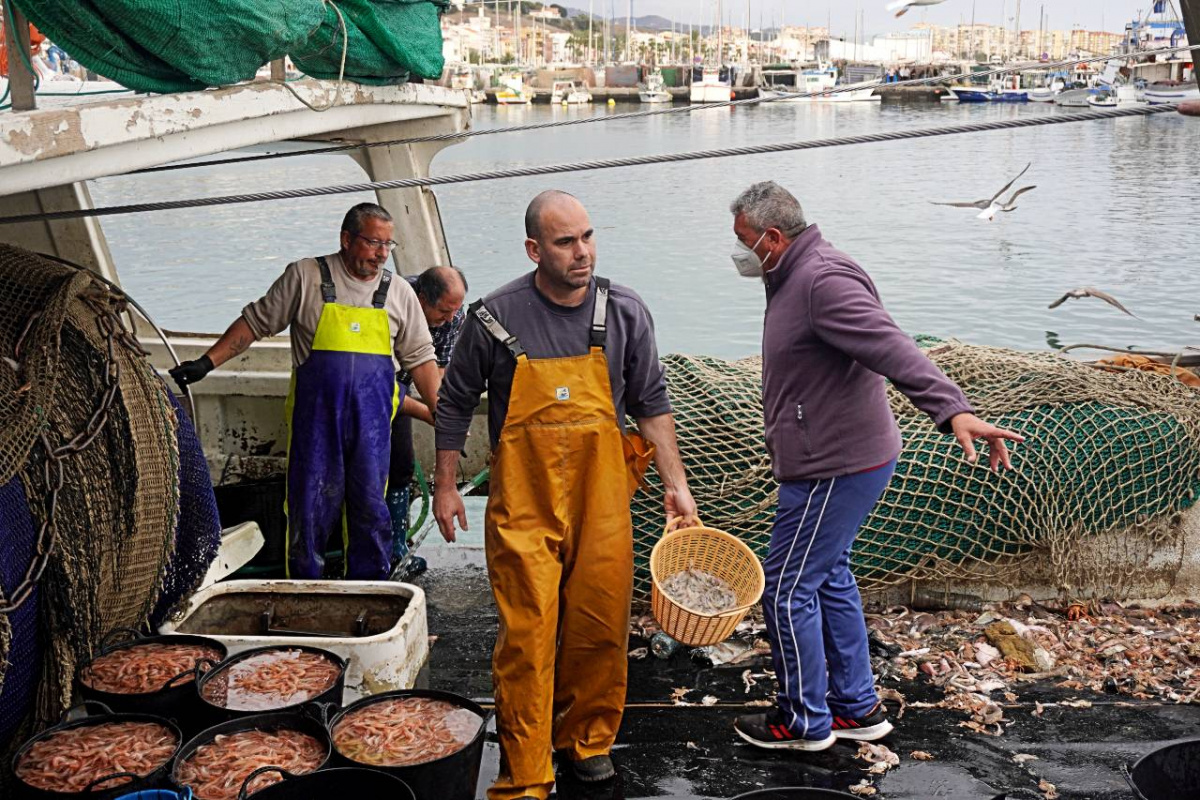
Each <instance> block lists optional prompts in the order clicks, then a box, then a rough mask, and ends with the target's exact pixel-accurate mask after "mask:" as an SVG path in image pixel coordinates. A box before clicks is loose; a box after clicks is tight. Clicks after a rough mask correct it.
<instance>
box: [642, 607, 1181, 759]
mask: <svg viewBox="0 0 1200 800" xmlns="http://www.w3.org/2000/svg"><path fill="white" fill-rule="evenodd" d="M984 608H985V609H986V610H984V611H983V612H982V613H980V612H978V611H969V610H951V611H938V612H923V611H913V610H911V609H908V608H904V607H892V608H888V609H886V610H883V611H882V612H874V613H868V614H867V615H866V617H867V627H868V629H869V631H870V646H871V654H872V658H871V660H872V665H873V668H874V670H875V674H876V676H877V678H878V680H879V682H880V684H881V685H880V687H879V694H880V698H881V699H883V700H884V701H885V702H886V703H887V704H888V706H889V708H890V710H891V712H892V713H893V714H894V716H895V717H896V718H900V717H902V716H903V714H904V711H905V708H906V707H913V708H946V709H951V710H957V711H960V712H962V714H963V720H962V721H961V722H960V725H961V726H962V727H964V728H966V729H968V730H970V731H973V732H975V733H978V734H981V735H986V736H1001V735H1003V734H1004V732H1005V730H1006V729H1007V727H1008V726H1009V725H1011V724H1012V723H1013V722H1014V721H1015V719H1016V717H1017V716H1018V715H1022V714H1030V715H1032V716H1035V717H1040V716H1041V715H1042V714H1043V712H1044V711H1045V709H1047V708H1054V707H1058V708H1062V709H1069V710H1070V711H1072V712H1079V713H1082V712H1086V711H1087V710H1088V709H1090V708H1091V707H1092V701H1090V700H1086V699H1081V698H1079V697H1073V696H1071V695H1068V696H1067V697H1066V699H1063V700H1059V701H1058V702H1044V701H1043V702H1038V703H1034V704H1033V706H1032V707H1030V708H1022V707H1021V704H1020V700H1021V698H1020V692H1021V689H1022V685H1023V684H1026V683H1031V682H1034V681H1038V682H1042V683H1043V684H1044V683H1050V684H1052V685H1054V686H1056V687H1058V688H1061V689H1065V690H1067V691H1068V692H1088V691H1090V692H1095V693H1107V694H1111V695H1116V696H1124V697H1128V698H1133V699H1137V700H1157V701H1160V702H1169V703H1195V702H1198V701H1200V605H1198V604H1195V603H1188V604H1183V605H1178V606H1171V607H1164V608H1159V609H1145V608H1138V607H1136V606H1131V607H1128V608H1126V607H1124V606H1122V605H1121V604H1119V603H1115V602H1092V603H1090V604H1083V603H1067V604H1063V605H1062V606H1061V607H1048V606H1047V605H1043V604H1039V603H1037V602H1034V601H1033V600H1032V599H1031V598H1029V597H1028V596H1027V595H1022V596H1021V597H1019V598H1018V599H1017V600H1015V601H1013V602H1010V603H999V604H990V605H987V606H984ZM761 620H762V617H761V609H758V608H756V609H753V611H752V613H751V616H750V618H749V619H748V620H747V621H746V622H744V623H743V624H742V625H740V626H739V632H738V633H735V635H734V637H732V638H731V639H730V640H728V641H727V642H723V643H721V644H720V645H714V646H712V647H706V648H695V649H694V650H692V651H691V653H692V656H693V657H696V658H705V659H707V660H709V661H711V662H712V663H713V664H714V665H716V666H719V665H721V664H739V665H740V664H743V663H745V664H746V666H750V667H753V666H754V665H755V664H765V662H766V660H767V659H768V657H769V645H768V643H767V641H766V638H765V631H764V629H763V626H762V623H761ZM657 631H658V628H657V625H655V624H652V619H647V618H646V617H641V618H637V619H635V620H633V621H632V625H631V633H632V634H633V635H637V636H643V637H645V638H649V636H652V635H653V633H656V632H657ZM769 674H770V673H769V672H768V671H766V670H765V669H764V670H760V671H755V672H751V671H749V670H745V669H743V670H742V675H743V680H742V683H743V689H744V694H748V693H750V689H751V687H752V686H755V685H756V684H757V683H759V682H760V681H759V679H760V678H765V677H768V676H769ZM914 680H921V681H922V682H924V683H927V684H930V685H933V686H935V687H938V688H940V689H942V691H943V693H944V696H943V697H942V699H941V700H939V701H937V702H920V703H913V702H906V699H905V697H904V694H903V693H901V692H900V691H899V690H897V689H895V688H892V687H893V686H894V685H895V684H896V683H897V682H901V681H914ZM888 684H892V686H889V685H888ZM672 699H673V700H676V701H679V700H681V699H682V698H681V697H675V698H672ZM758 702H759V701H751V703H750V704H757V703H758ZM761 702H762V703H763V704H769V701H761Z"/></svg>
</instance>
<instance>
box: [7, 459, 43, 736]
mask: <svg viewBox="0 0 1200 800" xmlns="http://www.w3.org/2000/svg"><path fill="white" fill-rule="evenodd" d="M36 537H37V528H36V527H35V526H34V523H33V516H32V515H31V514H30V513H29V505H28V503H27V502H26V500H25V489H24V487H23V486H22V485H21V479H20V478H19V477H17V478H13V479H12V480H10V481H9V482H8V483H6V484H4V485H2V486H0V584H3V586H4V593H5V595H6V596H8V597H12V593H13V591H14V590H15V589H16V588H17V585H18V584H19V583H20V582H21V580H22V579H23V578H24V577H25V570H26V569H28V567H29V562H30V560H31V559H32V558H33V551H34V545H35V539H36ZM37 608H38V590H37V589H36V588H35V589H34V590H33V593H32V594H30V595H29V598H28V599H27V600H26V601H25V603H24V604H23V605H22V606H21V607H20V608H18V609H17V610H16V611H14V612H13V613H11V614H9V615H8V620H9V623H10V624H11V626H12V633H11V635H12V640H11V643H10V645H9V647H8V665H7V668H6V669H4V670H3V675H4V684H3V688H2V689H0V742H7V741H10V740H11V739H12V737H13V735H14V734H15V733H16V732H17V728H18V727H20V725H21V722H22V721H23V720H24V719H25V717H26V716H27V715H28V714H29V711H30V708H31V707H32V704H33V696H34V690H35V689H36V688H37V684H38V676H39V675H40V673H41V669H42V649H41V642H40V640H39V637H38V625H37Z"/></svg>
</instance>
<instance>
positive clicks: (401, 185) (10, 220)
mask: <svg viewBox="0 0 1200 800" xmlns="http://www.w3.org/2000/svg"><path fill="white" fill-rule="evenodd" d="M1175 108H1176V107H1175V106H1174V105H1156V106H1136V107H1131V108H1115V109H1109V110H1104V111H1088V112H1083V113H1075V114H1061V115H1055V116H1042V117H1027V118H1024V119H1014V120H999V121H994V122H976V123H970V124H965V125H949V126H944V127H937V128H919V129H916V130H909V131H892V132H888V133H867V134H859V135H857V136H842V137H837V138H831V139H809V140H805V141H800V142H779V143H776V144H761V145H749V146H746V147H731V148H725V149H720V150H698V151H693V152H688V153H667V154H662V155H649V156H631V157H626V158H615V159H607V160H600V161H580V162H575V163H567V164H547V165H544V166H535V167H514V168H512V169H503V170H492V171H489V172H474V173H466V174H461V175H445V176H442V177H436V178H435V177H429V178H403V179H400V180H392V181H375V182H370V183H351V184H343V185H340V186H320V187H314V188H310V189H284V190H279V191H273V192H256V193H253V194H238V195H225V196H220V197H201V198H195V199H191V200H167V201H162V202H158V203H135V204H132V205H120V206H106V207H103V208H81V209H72V210H69V211H52V212H47V213H41V214H23V215H17V216H7V217H0V225H11V224H16V223H22V222H42V221H54V220H61V219H78V218H81V217H108V216H113V215H117V214H134V213H141V212H147V211H173V210H177V209H182V208H201V207H204V206H221V205H231V204H236V203H258V202H263V201H267V200H292V199H296V198H300V197H323V196H326V195H334V194H350V193H353V192H369V191H380V190H383V189H411V188H415V187H422V186H447V185H451V184H458V183H474V182H478V181H490V180H500V179H504V178H526V177H531V176H535V175H559V174H562V173H567V172H588V171H592V170H600V169H615V168H618V167H639V166H649V165H653V164H674V163H679V162H684V161H700V160H704V159H711V158H730V157H734V156H753V155H766V154H770V153H789V152H796V151H799V150H816V149H820V148H826V147H842V146H845V145H853V144H874V143H878V142H898V141H904V140H908V139H923V138H928V137H936V136H952V135H955V134H965V133H981V132H985V131H1002V130H1014V129H1018V128H1037V127H1044V126H1049V125H1063V124H1067V123H1073V122H1091V121H1093V120H1106V119H1121V118H1125V117H1148V116H1152V115H1155V114H1161V113H1164V112H1173V111H1175Z"/></svg>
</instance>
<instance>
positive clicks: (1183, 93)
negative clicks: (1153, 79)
mask: <svg viewBox="0 0 1200 800" xmlns="http://www.w3.org/2000/svg"><path fill="white" fill-rule="evenodd" d="M1142 98H1143V99H1144V100H1145V101H1146V102H1147V103H1149V104H1150V105H1152V106H1158V105H1164V104H1166V103H1184V102H1187V101H1189V100H1200V86H1197V85H1196V84H1194V83H1193V84H1192V85H1191V86H1173V87H1170V88H1155V87H1154V86H1148V87H1147V88H1146V91H1145V93H1144V94H1143V95H1142Z"/></svg>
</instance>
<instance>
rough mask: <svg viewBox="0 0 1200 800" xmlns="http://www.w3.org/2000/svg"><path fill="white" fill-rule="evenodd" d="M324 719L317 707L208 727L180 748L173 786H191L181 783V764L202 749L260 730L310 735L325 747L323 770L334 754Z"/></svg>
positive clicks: (172, 777)
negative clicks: (223, 738)
mask: <svg viewBox="0 0 1200 800" xmlns="http://www.w3.org/2000/svg"><path fill="white" fill-rule="evenodd" d="M323 718H324V711H323V709H321V708H320V707H319V706H316V705H309V706H305V707H303V708H301V709H296V710H291V711H273V712H269V713H266V714H256V715H254V716H249V717H239V718H237V719H232V720H229V721H228V722H222V723H221V724H219V725H214V726H212V727H211V728H206V729H205V730H204V731H202V732H200V733H199V734H197V735H196V736H194V737H192V738H191V739H190V740H189V741H188V742H187V743H186V744H184V746H183V747H181V748H180V749H179V752H178V753H177V754H176V756H175V764H174V765H173V766H172V767H171V774H170V785H171V786H173V787H174V788H176V789H178V790H179V791H183V790H185V789H187V788H188V787H187V786H186V785H185V784H184V783H183V782H181V781H180V780H179V765H180V764H182V763H183V762H184V761H187V759H188V757H189V756H191V755H192V754H193V753H195V752H196V750H197V749H199V748H200V747H201V746H203V745H206V744H208V743H209V742H211V741H212V740H213V739H215V738H217V737H218V736H228V735H230V734H233V733H241V732H243V731H255V730H260V731H268V732H274V731H278V730H293V731H299V732H300V733H306V734H308V735H309V736H311V737H313V738H314V739H316V740H317V741H318V742H320V743H321V744H322V745H324V746H325V759H324V760H323V761H322V762H321V764H320V766H318V767H317V769H323V768H324V767H325V766H326V765H327V764H328V763H329V755H330V753H332V752H333V745H332V743H331V742H330V740H329V729H328V727H326V725H325V722H324V721H323ZM264 766H265V765H264ZM254 796H255V797H257V796H258V792H255V793H254Z"/></svg>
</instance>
